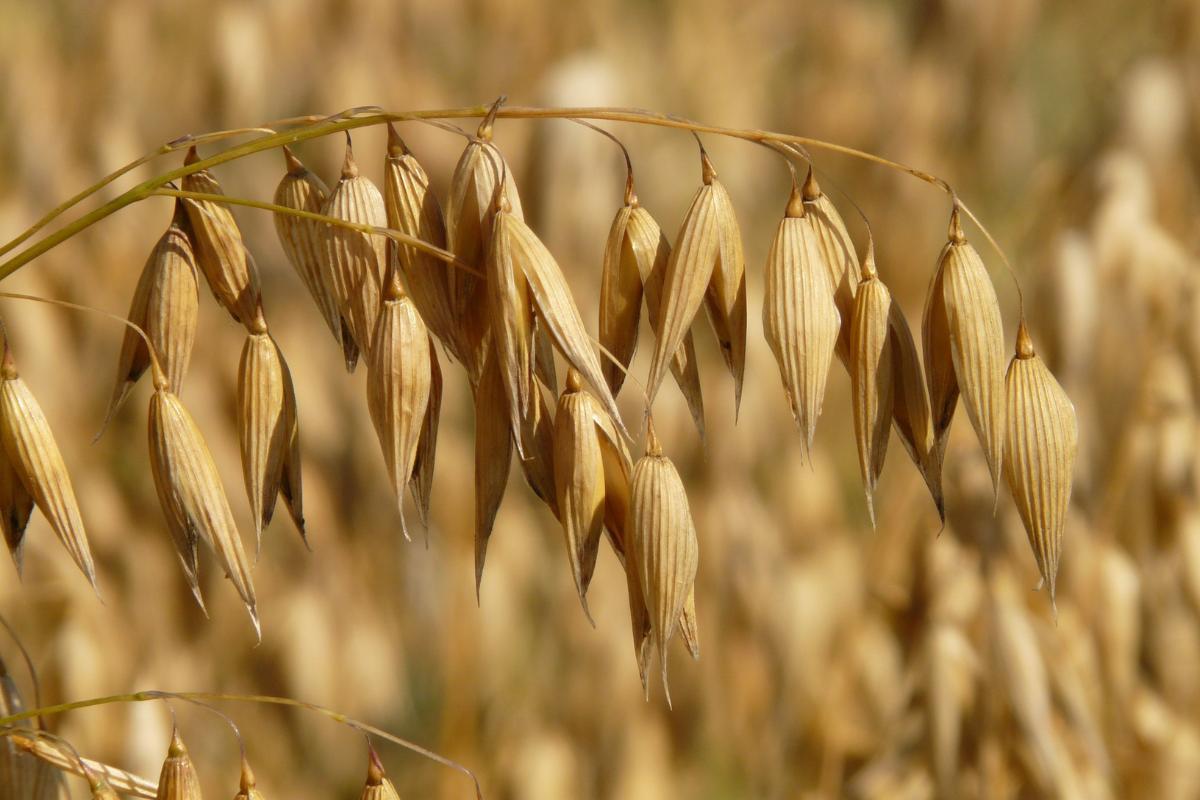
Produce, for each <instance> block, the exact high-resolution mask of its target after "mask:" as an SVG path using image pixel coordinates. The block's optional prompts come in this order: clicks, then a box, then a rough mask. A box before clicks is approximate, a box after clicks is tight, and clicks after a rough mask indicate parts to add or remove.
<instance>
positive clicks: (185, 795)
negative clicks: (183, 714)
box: [156, 728, 200, 800]
mask: <svg viewBox="0 0 1200 800" xmlns="http://www.w3.org/2000/svg"><path fill="white" fill-rule="evenodd" d="M156 797H157V800H200V778H199V776H198V775H196V767H195V765H193V764H192V757H191V756H190V755H188V749H187V747H186V746H185V745H184V743H183V739H182V738H181V737H180V736H179V729H178V728H175V729H173V730H172V731H171V744H170V746H169V747H168V748H167V757H166V759H164V760H163V765H162V771H161V772H160V773H159V775H158V794H157V796H156Z"/></svg>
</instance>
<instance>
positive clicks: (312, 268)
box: [275, 146, 358, 364]
mask: <svg viewBox="0 0 1200 800" xmlns="http://www.w3.org/2000/svg"><path fill="white" fill-rule="evenodd" d="M283 156H284V159H286V161H287V168H288V171H287V174H285V175H284V176H283V179H282V180H281V181H280V182H279V186H278V187H277V188H276V189H275V205H278V206H284V207H285V208H294V209H296V210H297V211H308V212H311V213H314V214H319V213H321V211H322V209H323V208H324V206H325V200H326V198H327V197H328V196H329V190H328V189H327V188H326V186H325V183H324V182H323V181H322V180H321V179H320V178H319V177H317V176H316V175H314V174H313V173H312V172H310V171H309V170H308V168H307V167H305V166H304V164H302V163H301V162H300V159H298V158H297V157H296V155H295V153H293V152H292V151H291V149H290V148H288V147H286V146H285V147H284V148H283ZM275 232H276V233H277V234H278V235H279V243H280V245H282V246H283V252H284V255H286V256H287V259H288V261H290V262H291V264H292V267H293V269H295V270H296V273H297V274H298V275H299V276H300V279H301V280H302V281H304V285H305V287H307V288H308V293H309V294H310V295H312V298H313V302H315V303H316V304H317V308H318V309H319V310H320V312H321V317H322V319H324V320H325V325H326V327H328V328H329V331H330V333H332V334H333V338H334V341H336V342H337V343H338V346H339V347H341V348H342V353H343V355H344V356H345V359H346V363H347V364H354V363H355V362H356V361H358V347H357V345H355V343H354V339H353V338H352V337H351V336H350V332H349V328H348V325H347V323H346V322H345V320H343V319H342V314H341V312H340V311H339V310H338V303H337V299H336V298H335V297H334V295H333V292H332V290H331V289H330V287H329V285H328V283H329V277H328V276H327V275H326V274H325V271H324V267H323V264H324V262H325V258H326V256H325V248H326V239H327V238H328V236H329V232H330V229H329V228H327V227H326V226H325V225H322V224H321V223H319V222H317V221H316V220H311V219H301V218H300V217H295V216H292V215H291V214H279V213H277V214H275Z"/></svg>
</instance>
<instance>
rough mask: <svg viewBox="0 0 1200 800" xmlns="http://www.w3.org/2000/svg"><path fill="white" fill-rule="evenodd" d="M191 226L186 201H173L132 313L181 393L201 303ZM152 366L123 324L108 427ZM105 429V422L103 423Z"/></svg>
mask: <svg viewBox="0 0 1200 800" xmlns="http://www.w3.org/2000/svg"><path fill="white" fill-rule="evenodd" d="M190 230H191V226H190V224H189V223H188V221H187V213H186V212H185V210H184V206H183V201H182V200H180V201H178V202H177V203H176V206H175V216H174V218H173V219H172V220H171V224H170V226H169V227H168V228H167V230H166V232H165V233H164V234H163V235H162V237H161V238H159V240H158V242H157V243H156V244H155V245H154V249H153V250H151V251H150V256H149V258H147V259H146V265H145V267H143V268H142V274H141V277H139V278H138V283H137V288H136V289H135V290H134V294H133V302H132V303H131V304H130V307H129V316H128V319H129V321H130V322H132V323H133V324H134V325H137V326H138V327H140V328H141V329H142V330H143V331H145V333H146V336H147V337H149V339H150V342H151V343H152V344H153V345H154V352H155V353H156V354H157V355H158V360H159V363H160V364H161V365H162V368H163V370H164V371H165V372H166V373H167V380H168V381H169V383H170V385H171V391H173V392H175V393H176V394H178V393H179V390H180V388H181V387H182V386H183V377H184V375H185V374H186V373H187V368H188V362H189V361H190V360H191V355H192V344H193V342H194V341H195V338H196V321H197V318H198V314H199V307H200V285H199V280H200V279H199V275H198V274H197V271H196V259H195V255H194V254H193V251H192V243H191V240H190V239H189V238H188V236H189V231H190ZM149 367H150V352H149V349H148V348H147V347H146V342H145V340H144V339H142V337H141V336H140V335H139V334H138V333H137V331H135V330H133V329H132V328H128V327H127V328H126V329H125V335H124V338H123V339H122V340H121V353H120V355H119V356H118V358H117V380H116V384H115V385H114V386H113V394H112V399H111V400H110V401H109V404H108V411H107V412H106V413H105V415H104V426H103V427H107V425H108V423H109V421H110V420H111V419H112V417H113V415H114V414H116V413H117V410H118V409H119V408H120V407H121V405H122V403H124V402H125V398H126V397H128V396H129V392H130V391H131V390H132V389H133V387H134V384H136V383H137V381H138V379H139V378H140V377H141V376H142V373H144V372H145V371H146V370H147V369H148V368H149ZM102 430H103V428H102Z"/></svg>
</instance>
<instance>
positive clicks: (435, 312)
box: [383, 124, 458, 357]
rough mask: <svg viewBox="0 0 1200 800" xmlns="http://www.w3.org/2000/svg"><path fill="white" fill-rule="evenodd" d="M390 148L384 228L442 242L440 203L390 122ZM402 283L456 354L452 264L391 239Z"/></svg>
mask: <svg viewBox="0 0 1200 800" xmlns="http://www.w3.org/2000/svg"><path fill="white" fill-rule="evenodd" d="M387 147H388V151H387V158H386V159H385V160H384V163H383V204H384V207H385V209H386V211H387V220H388V227H390V228H394V229H396V230H398V231H400V232H401V233H404V234H406V235H408V236H412V237H415V238H417V239H421V240H422V241H426V242H429V243H430V244H434V245H437V246H438V247H445V246H446V223H445V220H444V219H443V218H442V207H441V205H439V204H438V200H437V196H436V195H434V193H433V190H432V189H431V188H430V186H429V176H428V175H426V174H425V170H424V169H423V168H422V167H421V164H420V162H418V161H417V159H416V157H415V156H413V154H412V153H411V152H410V151H409V149H408V147H407V145H405V143H404V140H403V139H401V138H400V135H399V134H398V133H397V132H396V129H395V127H394V126H393V125H391V124H389V125H388V145H387ZM392 246H393V247H394V249H395V252H396V255H397V257H398V258H399V261H400V269H401V272H402V273H403V275H404V285H405V287H406V288H407V289H408V293H409V296H410V297H411V298H412V301H413V303H414V304H415V305H416V307H417V311H418V312H419V313H420V315H421V319H423V320H424V321H425V324H426V326H428V328H429V331H430V332H431V333H432V334H433V335H434V336H436V337H437V338H438V339H439V340H440V341H441V342H442V344H443V345H445V346H446V348H447V349H448V350H449V351H450V352H451V353H452V354H455V355H456V357H457V349H456V348H457V345H458V329H457V326H456V324H455V317H454V311H453V307H452V305H451V299H450V275H449V273H450V272H452V271H454V269H455V268H454V267H451V266H449V265H448V264H445V263H443V262H441V261H439V260H438V259H436V258H434V257H433V256H430V255H429V254H428V253H423V252H420V251H418V250H416V249H414V248H412V247H410V246H408V245H402V244H398V243H394V242H393V243H392Z"/></svg>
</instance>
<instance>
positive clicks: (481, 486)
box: [475, 354, 512, 599]
mask: <svg viewBox="0 0 1200 800" xmlns="http://www.w3.org/2000/svg"><path fill="white" fill-rule="evenodd" d="M511 463H512V432H511V431H510V430H509V427H508V408H507V407H506V406H505V401H504V383H503V379H502V378H501V377H500V369H499V361H498V359H497V358H496V356H495V354H489V355H487V357H486V359H485V360H484V364H483V372H482V374H481V375H480V378H479V385H478V386H476V387H475V595H476V599H478V596H479V584H480V581H482V580H483V563H484V560H485V559H486V558H487V546H488V540H489V539H490V538H491V536H492V526H493V525H494V524H495V522H496V512H498V511H499V510H500V501H501V500H503V499H504V490H505V488H507V486H508V471H509V467H510V465H511Z"/></svg>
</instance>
